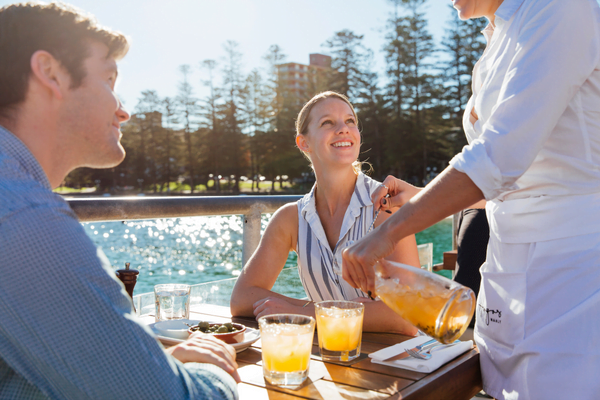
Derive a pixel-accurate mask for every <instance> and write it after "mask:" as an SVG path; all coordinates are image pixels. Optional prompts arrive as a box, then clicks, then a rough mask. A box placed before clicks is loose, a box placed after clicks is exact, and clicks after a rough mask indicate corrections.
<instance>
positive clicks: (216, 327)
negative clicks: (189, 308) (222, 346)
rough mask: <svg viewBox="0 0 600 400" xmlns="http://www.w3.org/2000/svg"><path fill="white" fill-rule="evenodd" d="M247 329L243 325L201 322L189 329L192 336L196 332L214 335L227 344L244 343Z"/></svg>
mask: <svg viewBox="0 0 600 400" xmlns="http://www.w3.org/2000/svg"><path fill="white" fill-rule="evenodd" d="M245 331H246V327H245V326H244V325H242V324H236V323H232V322H227V323H224V324H219V323H210V322H206V321H200V322H198V324H197V325H193V326H191V327H190V329H188V332H189V333H190V335H191V334H192V333H194V332H203V333H208V334H210V335H213V336H214V337H216V338H217V339H220V340H222V341H224V342H225V343H229V344H232V343H240V342H243V341H244V332H245Z"/></svg>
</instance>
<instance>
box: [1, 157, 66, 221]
mask: <svg viewBox="0 0 600 400" xmlns="http://www.w3.org/2000/svg"><path fill="white" fill-rule="evenodd" d="M37 207H46V208H48V210H53V211H56V212H63V213H65V212H66V213H69V214H72V215H73V216H75V215H74V214H73V212H72V211H71V208H70V207H69V205H68V204H67V202H66V201H64V199H63V198H62V197H61V196H60V195H57V194H56V193H54V192H52V191H51V190H48V189H47V188H46V187H44V185H42V184H41V183H39V182H38V181H36V180H35V179H34V178H33V177H32V176H31V175H29V174H28V173H27V172H25V171H23V170H22V169H21V168H19V167H18V165H16V164H15V163H14V162H13V161H12V160H11V159H9V158H3V157H1V156H0V221H2V220H3V219H5V218H8V217H9V216H11V215H15V214H17V213H19V212H23V211H26V210H27V209H33V208H37Z"/></svg>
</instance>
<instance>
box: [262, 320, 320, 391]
mask: <svg viewBox="0 0 600 400" xmlns="http://www.w3.org/2000/svg"><path fill="white" fill-rule="evenodd" d="M258 325H259V327H260V340H261V343H262V364H263V375H264V377H265V379H266V381H267V382H269V383H270V384H271V385H276V386H281V387H283V388H288V389H294V388H297V387H299V386H300V385H302V383H303V382H304V381H305V380H306V378H307V377H308V368H309V365H310V353H311V349H312V343H313V338H314V335H315V320H314V318H312V317H308V316H305V315H296V314H273V315H267V316H264V317H261V318H259V319H258Z"/></svg>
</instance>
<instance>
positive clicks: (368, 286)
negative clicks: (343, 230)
mask: <svg viewBox="0 0 600 400" xmlns="http://www.w3.org/2000/svg"><path fill="white" fill-rule="evenodd" d="M389 221H390V220H388V221H386V222H384V223H383V225H381V226H380V227H378V228H377V229H375V230H374V231H373V232H371V233H370V234H369V235H367V236H364V237H363V238H362V239H360V240H359V241H358V242H356V243H355V244H354V245H352V246H351V247H348V248H347V249H345V250H344V252H343V253H342V278H344V280H345V281H346V282H348V283H349V284H350V286H352V287H354V288H357V289H358V288H360V290H362V291H363V292H365V293H368V292H372V293H374V292H375V285H374V282H375V273H374V271H373V265H375V262H377V260H380V259H382V258H384V257H386V256H388V255H390V254H391V253H392V252H393V251H394V248H395V247H396V242H395V241H394V240H392V239H391V238H390V235H387V234H386V233H384V232H385V227H386V225H389Z"/></svg>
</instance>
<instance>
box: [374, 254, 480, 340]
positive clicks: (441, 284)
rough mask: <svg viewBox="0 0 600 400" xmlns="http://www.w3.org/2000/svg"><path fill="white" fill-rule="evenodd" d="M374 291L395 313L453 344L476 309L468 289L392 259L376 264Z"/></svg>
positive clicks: (426, 331)
mask: <svg viewBox="0 0 600 400" xmlns="http://www.w3.org/2000/svg"><path fill="white" fill-rule="evenodd" d="M375 291H376V293H377V296H379V298H380V299H381V300H382V301H383V302H384V303H385V304H387V305H388V307H390V308H391V309H392V310H394V311H395V312H396V313H397V314H398V315H400V316H401V317H402V318H404V319H405V320H407V321H408V322H410V323H411V324H413V325H415V326H416V327H417V328H419V329H420V330H421V331H423V332H424V333H426V334H427V335H429V336H431V337H433V338H434V339H437V340H438V341H439V342H442V343H452V342H453V341H454V340H456V339H458V338H459V337H460V336H461V335H462V334H463V333H464V332H465V330H466V329H467V327H468V326H469V323H470V322H471V318H472V317H473V311H474V309H475V294H474V293H473V291H472V290H471V289H469V288H467V287H465V286H463V285H461V284H459V283H457V282H454V281H451V280H450V279H447V278H444V277H443V276H440V275H437V274H434V273H431V272H428V271H426V270H423V269H420V268H415V267H412V266H410V265H405V264H400V263H397V262H393V261H387V260H380V261H378V262H377V264H376V265H375Z"/></svg>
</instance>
